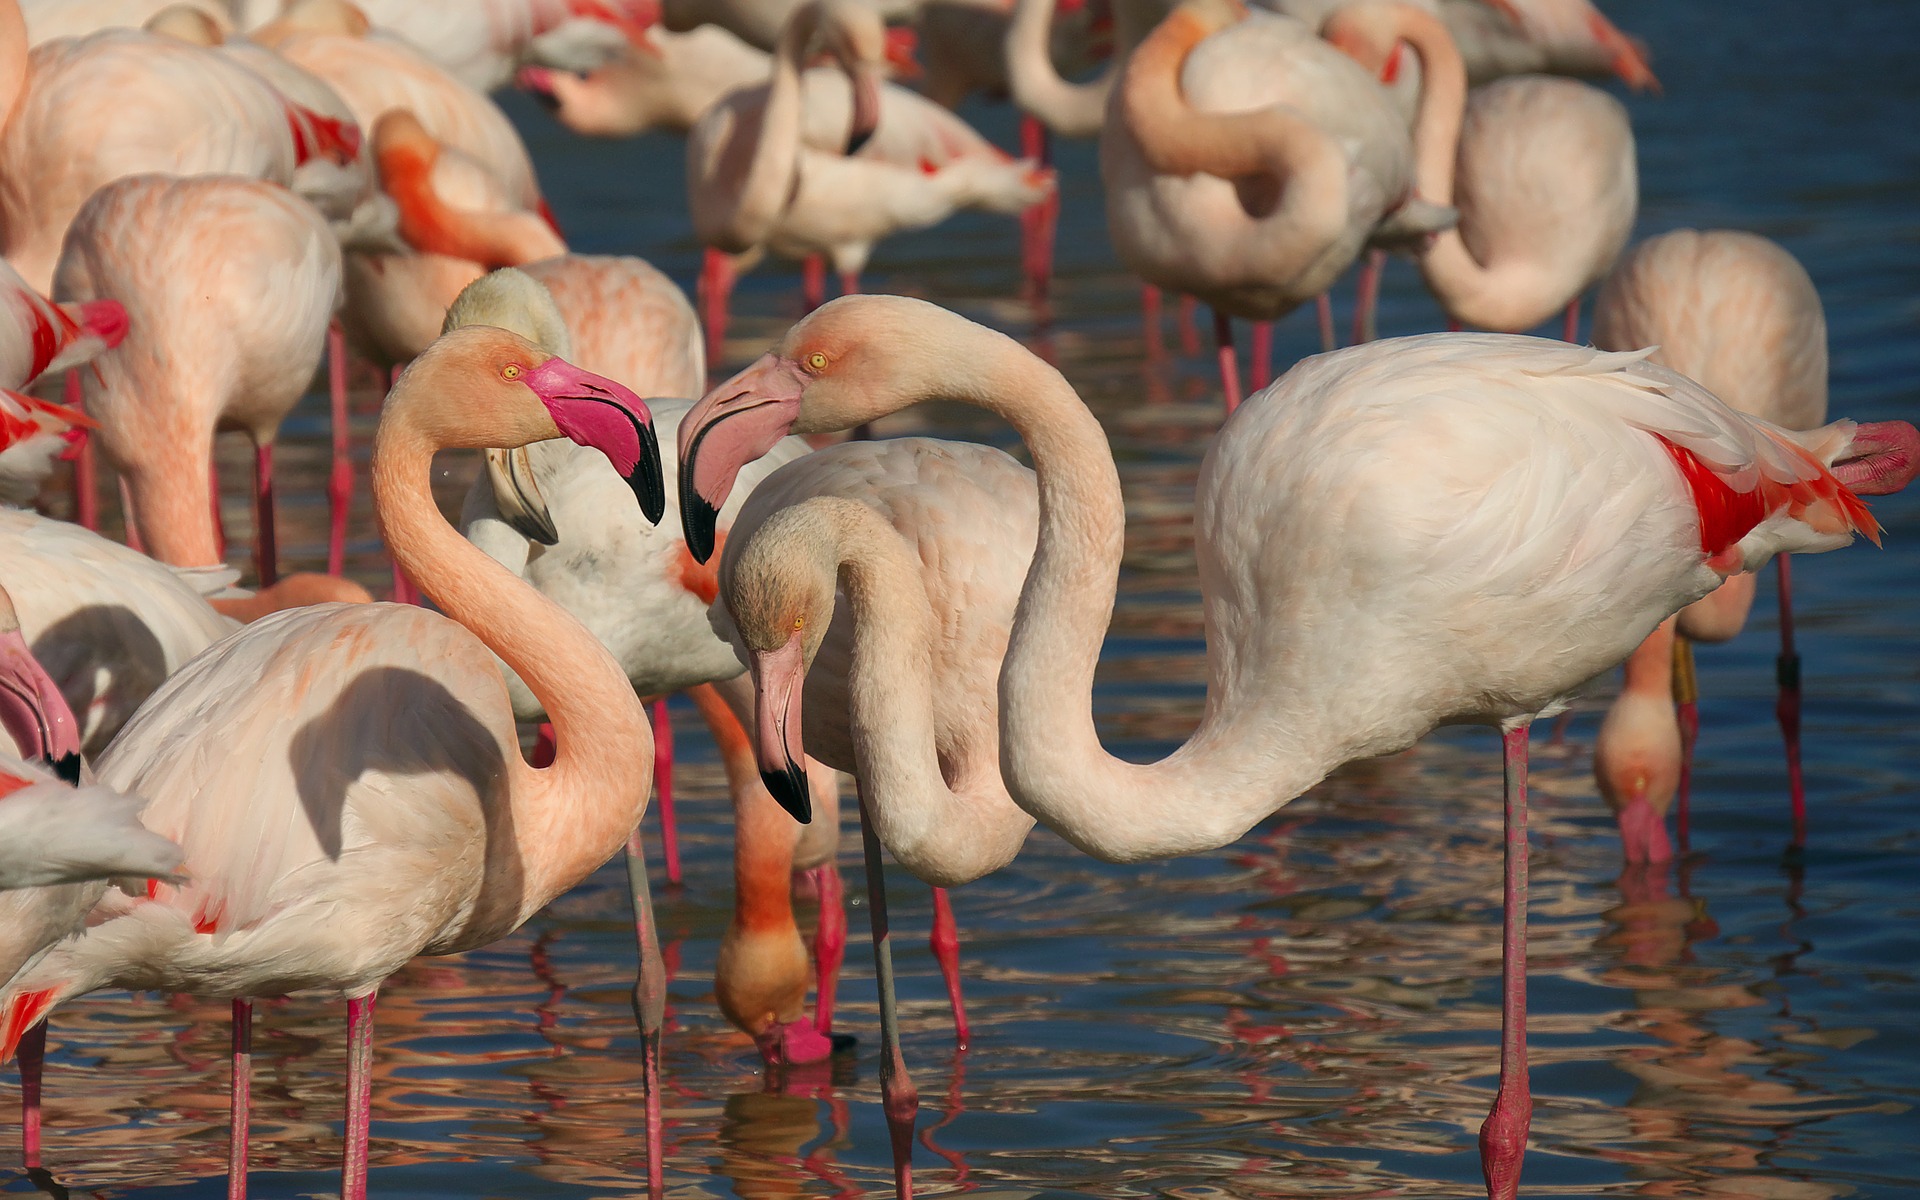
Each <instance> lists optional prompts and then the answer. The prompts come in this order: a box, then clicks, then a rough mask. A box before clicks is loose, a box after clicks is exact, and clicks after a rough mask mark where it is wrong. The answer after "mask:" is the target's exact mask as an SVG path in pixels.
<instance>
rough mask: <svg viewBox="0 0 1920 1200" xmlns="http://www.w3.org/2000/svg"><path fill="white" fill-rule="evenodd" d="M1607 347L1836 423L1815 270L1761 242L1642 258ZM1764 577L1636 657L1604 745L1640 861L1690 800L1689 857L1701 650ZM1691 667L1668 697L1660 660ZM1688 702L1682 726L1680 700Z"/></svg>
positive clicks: (1683, 237)
mask: <svg viewBox="0 0 1920 1200" xmlns="http://www.w3.org/2000/svg"><path fill="white" fill-rule="evenodd" d="M1593 340H1594V344H1595V345H1597V346H1599V347H1600V348H1601V349H1603V350H1639V349H1643V348H1649V347H1651V348H1652V352H1651V357H1652V359H1653V360H1654V361H1655V362H1659V363H1663V364H1665V365H1666V366H1669V367H1672V368H1673V369H1674V370H1676V371H1679V372H1681V373H1683V374H1685V375H1686V376H1688V377H1689V378H1692V379H1697V380H1699V381H1700V383H1701V384H1702V385H1704V386H1705V387H1707V388H1710V389H1711V390H1712V391H1713V393H1714V394H1715V395H1716V396H1719V397H1720V398H1721V399H1723V400H1725V401H1726V402H1727V403H1728V404H1730V405H1732V406H1733V407H1734V408H1737V409H1739V410H1740V411H1741V412H1744V413H1748V414H1751V415H1752V416H1756V417H1761V418H1764V419H1765V420H1768V421H1771V422H1773V423H1774V424H1776V425H1780V426H1784V427H1785V428H1787V429H1802V430H1810V429H1814V428H1816V427H1818V426H1820V425H1821V424H1823V423H1824V422H1825V421H1826V419H1827V321H1826V316H1825V314H1824V313H1823V312H1822V311H1821V307H1820V294H1819V292H1817V291H1815V290H1814V286H1813V280H1811V279H1809V278H1808V277H1807V272H1806V268H1804V267H1802V266H1801V265H1800V264H1799V263H1798V262H1797V261H1795V259H1794V257H1793V255H1791V254H1789V253H1787V252H1786V251H1785V250H1784V249H1782V248H1781V247H1779V246H1778V245H1776V244H1774V243H1773V242H1770V241H1768V240H1767V239H1766V238H1763V237H1759V236H1757V235H1755V234H1751V233H1736V232H1734V231H1732V230H1726V229H1711V230H1705V231H1700V230H1693V229H1676V230H1674V231H1673V232H1671V233H1665V234H1662V235H1660V236H1659V237H1656V238H1650V239H1648V240H1647V241H1644V242H1642V243H1640V244H1639V245H1638V246H1635V247H1634V248H1633V251H1632V252H1631V253H1630V254H1628V255H1627V257H1626V259H1625V260H1624V261H1622V262H1621V264H1620V265H1619V267H1617V268H1616V269H1615V270H1614V272H1613V274H1612V275H1610V276H1608V278H1607V281H1606V284H1605V285H1604V286H1603V287H1602V288H1601V289H1600V298H1599V300H1598V302H1597V303H1596V304H1595V306H1594V313H1593ZM1791 562H1792V559H1791V557H1790V556H1789V555H1786V554H1781V555H1778V556H1777V557H1776V558H1775V559H1774V564H1775V566H1776V567H1778V569H1779V572H1780V658H1779V662H1778V678H1779V685H1780V698H1779V702H1778V704H1777V706H1776V710H1775V711H1776V713H1777V715H1778V717H1779V720H1780V730H1781V733H1782V734H1783V735H1784V737H1785V740H1786V746H1787V779H1788V785H1789V789H1790V794H1791V796H1792V801H1793V845H1795V846H1799V845H1803V844H1804V843H1805V841H1806V834H1807V809H1806V803H1807V801H1806V789H1805V785H1804V783H1803V781H1802V779H1801V773H1800V656H1799V654H1798V653H1796V652H1795V650H1794V644H1793V585H1792V576H1791V575H1790V574H1789V571H1790V569H1791ZM1755 582H1756V581H1755V577H1754V576H1752V575H1750V574H1748V575H1735V576H1733V577H1732V578H1730V579H1728V580H1727V581H1726V582H1725V583H1724V584H1722V585H1721V586H1720V587H1718V588H1716V589H1715V590H1714V592H1713V594H1712V595H1710V596H1707V597H1705V598H1703V599H1701V600H1699V601H1696V602H1695V603H1693V604H1690V605H1688V606H1687V608H1686V609H1685V610H1683V611H1682V612H1681V614H1680V619H1679V625H1678V629H1677V630H1675V631H1669V634H1668V636H1667V638H1666V647H1665V651H1662V650H1661V649H1659V648H1654V647H1648V648H1644V649H1643V650H1642V651H1640V652H1636V655H1635V658H1636V659H1644V660H1645V661H1646V663H1647V666H1646V668H1645V672H1644V674H1645V675H1646V677H1647V679H1646V682H1644V683H1640V684H1638V685H1636V681H1635V680H1634V679H1633V678H1632V673H1631V666H1632V664H1631V663H1630V664H1629V679H1628V687H1627V688H1626V690H1624V691H1623V692H1622V693H1621V699H1620V700H1619V702H1617V703H1616V704H1615V705H1614V707H1613V708H1612V709H1611V710H1609V712H1608V714H1607V717H1606V720H1605V722H1603V723H1602V725H1601V727H1600V737H1599V740H1598V741H1596V742H1595V743H1594V772H1595V774H1596V775H1597V776H1598V778H1599V781H1600V792H1601V795H1602V796H1604V797H1606V799H1607V801H1608V802H1609V803H1610V804H1611V805H1613V807H1614V809H1615V811H1616V812H1618V813H1619V816H1620V837H1621V846H1622V848H1623V849H1624V851H1625V852H1626V856H1627V859H1628V861H1630V862H1644V861H1653V862H1658V861H1662V860H1664V859H1665V858H1666V857H1667V856H1668V854H1669V853H1670V850H1669V848H1668V844H1667V841H1666V834H1665V831H1664V830H1663V829H1662V828H1661V824H1662V822H1664V820H1665V819H1666V814H1667V809H1668V807H1669V806H1670V805H1672V803H1673V800H1674V796H1675V793H1676V792H1678V794H1679V796H1680V817H1679V826H1680V845H1681V849H1682V851H1683V852H1684V850H1685V848H1686V844H1687V809H1686V804H1687V799H1686V785H1687V774H1688V768H1689V765H1690V763H1689V760H1690V758H1691V750H1692V744H1693V739H1694V737H1695V736H1696V734H1697V733H1698V731H1699V717H1698V715H1697V711H1696V708H1695V699H1694V696H1693V694H1692V689H1691V683H1692V679H1693V648H1692V643H1693V642H1695V641H1706V642H1724V641H1727V640H1729V639H1731V638H1733V637H1734V636H1735V635H1737V634H1738V633H1739V632H1740V630H1741V628H1742V627H1743V626H1745V625H1746V622H1747V610H1748V609H1749V608H1751V607H1752V605H1753V592H1754V584H1755ZM1667 652H1671V653H1673V654H1678V655H1679V658H1680V661H1679V670H1678V672H1677V676H1678V678H1679V680H1680V681H1681V684H1682V687H1681V690H1679V691H1678V692H1677V693H1676V694H1674V695H1666V694H1663V695H1662V696H1661V698H1660V700H1659V702H1658V703H1657V704H1656V703H1654V702H1653V696H1654V694H1655V691H1656V690H1657V689H1658V688H1660V687H1662V686H1664V685H1665V683H1666V682H1667V679H1668V678H1669V677H1670V676H1673V675H1675V674H1676V672H1675V671H1674V670H1673V667H1672V665H1671V664H1665V663H1661V662H1660V661H1659V660H1660V659H1661V658H1663V657H1664V656H1665V654H1666V653H1667ZM1676 698H1677V699H1678V700H1679V701H1680V714H1679V723H1678V725H1677V726H1676V725H1675V717H1674V707H1673V700H1674V699H1676Z"/></svg>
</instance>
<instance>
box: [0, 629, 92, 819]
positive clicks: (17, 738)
mask: <svg viewBox="0 0 1920 1200" xmlns="http://www.w3.org/2000/svg"><path fill="white" fill-rule="evenodd" d="M0 729H5V730H6V731H7V733H8V734H10V735H11V736H12V738H13V741H14V744H15V745H16V746H18V747H19V748H20V756H21V757H22V758H27V759H34V758H38V759H44V760H45V761H46V763H47V765H48V766H51V767H52V768H53V770H54V773H55V774H57V775H59V776H60V778H62V779H64V780H66V781H67V782H68V783H72V784H76V785H77V784H78V783H79V782H80V725H79V723H78V722H77V721H75V720H74V719H73V710H72V709H70V708H68V707H67V701H66V697H64V696H62V695H61V694H60V689H59V688H58V687H56V686H54V682H53V680H52V678H50V677H49V676H48V675H47V672H46V669H45V668H44V667H42V666H41V665H40V663H39V660H37V659H35V658H34V657H33V651H31V650H29V649H28V648H27V639H26V638H25V637H24V636H23V635H22V634H21V632H20V630H19V629H18V628H14V629H9V630H7V631H6V632H4V633H0Z"/></svg>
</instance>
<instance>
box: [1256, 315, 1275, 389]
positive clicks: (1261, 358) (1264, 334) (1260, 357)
mask: <svg viewBox="0 0 1920 1200" xmlns="http://www.w3.org/2000/svg"><path fill="white" fill-rule="evenodd" d="M1272 382H1273V322H1272V321H1255V322H1254V323H1253V390H1254V391H1256V392H1257V391H1259V390H1260V389H1261V388H1263V387H1266V386H1267V385H1268V384H1269V383H1272Z"/></svg>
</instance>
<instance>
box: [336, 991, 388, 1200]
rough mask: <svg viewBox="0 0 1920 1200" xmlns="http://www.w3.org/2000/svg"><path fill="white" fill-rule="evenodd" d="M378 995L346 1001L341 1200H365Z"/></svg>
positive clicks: (375, 993)
mask: <svg viewBox="0 0 1920 1200" xmlns="http://www.w3.org/2000/svg"><path fill="white" fill-rule="evenodd" d="M379 995H380V993H379V992H377V991H376V992H369V993H367V994H366V995H364V996H361V997H359V998H358V999H355V1000H349V1001H347V1136H346V1146H345V1148H344V1150H343V1151H342V1154H341V1159H340V1200H367V1133H368V1130H369V1128H370V1127H371V1126H372V1124H373V1002H374V1000H375V998H377V997H378V996H379Z"/></svg>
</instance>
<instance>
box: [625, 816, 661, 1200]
mask: <svg viewBox="0 0 1920 1200" xmlns="http://www.w3.org/2000/svg"><path fill="white" fill-rule="evenodd" d="M627 891H628V894H629V895H631V896H632V897H633V934H634V942H635V945H636V948H637V949H638V951H639V959H640V969H639V973H638V975H637V976H636V977H635V979H634V981H633V1019H634V1021H635V1023H636V1024H638V1025H639V1027H640V1070H641V1075H642V1077H643V1080H644V1086H645V1087H646V1089H647V1099H646V1104H647V1117H646V1120H647V1195H649V1196H652V1197H655V1198H656V1200H657V1198H658V1197H659V1196H661V1195H663V1194H664V1192H665V1190H666V1171H665V1139H664V1136H663V1133H662V1123H661V1117H660V1030H661V1028H662V1027H663V1026H664V1025H665V1024H666V1022H667V964H666V960H665V959H664V958H662V957H661V954H660V930H659V928H658V926H656V925H655V924H654V920H653V889H652V888H651V886H649V884H648V883H647V855H646V848H645V847H644V846H643V845H642V844H641V842H640V831H639V830H637V829H636V830H635V831H634V832H633V833H632V834H631V835H629V836H628V838H627Z"/></svg>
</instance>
